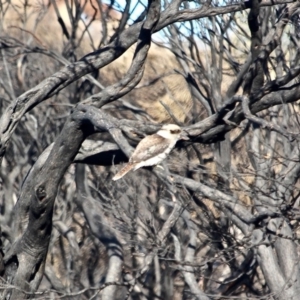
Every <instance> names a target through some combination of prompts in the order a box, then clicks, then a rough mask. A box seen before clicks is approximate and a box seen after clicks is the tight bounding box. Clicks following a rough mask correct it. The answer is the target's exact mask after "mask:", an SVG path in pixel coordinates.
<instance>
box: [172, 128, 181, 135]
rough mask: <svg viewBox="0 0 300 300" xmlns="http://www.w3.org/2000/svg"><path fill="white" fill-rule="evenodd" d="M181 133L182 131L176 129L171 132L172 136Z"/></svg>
mask: <svg viewBox="0 0 300 300" xmlns="http://www.w3.org/2000/svg"><path fill="white" fill-rule="evenodd" d="M180 131H181V130H180V129H175V130H171V133H172V134H177V133H180Z"/></svg>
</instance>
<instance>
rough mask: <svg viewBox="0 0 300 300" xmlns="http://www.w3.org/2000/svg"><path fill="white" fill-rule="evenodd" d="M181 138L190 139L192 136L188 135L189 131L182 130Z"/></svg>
mask: <svg viewBox="0 0 300 300" xmlns="http://www.w3.org/2000/svg"><path fill="white" fill-rule="evenodd" d="M180 139H181V140H185V141H188V140H189V139H190V138H189V137H188V134H187V132H185V131H182V132H181V134H180Z"/></svg>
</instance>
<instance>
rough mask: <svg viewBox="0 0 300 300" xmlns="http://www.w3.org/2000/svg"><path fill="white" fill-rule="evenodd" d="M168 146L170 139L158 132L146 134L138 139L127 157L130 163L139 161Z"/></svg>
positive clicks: (162, 150)
mask: <svg viewBox="0 0 300 300" xmlns="http://www.w3.org/2000/svg"><path fill="white" fill-rule="evenodd" d="M169 146H170V141H169V140H168V139H165V138H163V137H162V136H160V135H158V134H152V135H149V136H146V137H145V138H144V139H142V140H141V141H140V143H139V144H138V145H137V147H136V148H135V150H134V152H133V154H132V156H131V157H130V159H129V162H131V163H139V162H142V161H145V160H148V159H150V158H152V157H154V156H156V155H158V154H160V153H162V152H164V151H165V150H166V149H168V147H169Z"/></svg>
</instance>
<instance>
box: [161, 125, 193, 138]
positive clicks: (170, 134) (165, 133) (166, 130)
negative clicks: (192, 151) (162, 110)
mask: <svg viewBox="0 0 300 300" xmlns="http://www.w3.org/2000/svg"><path fill="white" fill-rule="evenodd" d="M157 134H158V135H160V136H162V137H164V138H166V139H170V140H177V141H178V140H189V138H188V135H187V133H186V132H185V131H184V130H182V129H181V128H180V127H179V126H178V125H176V124H165V125H163V127H162V128H161V129H160V130H159V131H158V132H157Z"/></svg>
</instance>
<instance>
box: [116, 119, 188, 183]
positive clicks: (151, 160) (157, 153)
mask: <svg viewBox="0 0 300 300" xmlns="http://www.w3.org/2000/svg"><path fill="white" fill-rule="evenodd" d="M188 139H189V138H188V136H187V133H186V132H184V131H183V130H182V129H181V128H180V127H179V126H177V125H175V124H166V125H163V127H162V128H161V129H160V130H159V131H158V132H157V133H154V134H152V135H148V136H146V137H145V138H144V139H142V140H141V141H140V143H139V144H138V145H137V147H136V149H135V150H134V152H133V154H132V156H131V157H130V159H129V162H128V163H127V164H126V165H125V166H124V167H123V168H122V169H121V170H120V171H119V172H118V173H117V174H116V175H115V176H114V177H113V180H118V179H120V178H122V177H123V176H124V175H125V174H127V173H128V172H129V171H130V170H133V171H135V170H137V169H139V168H141V167H146V166H154V165H158V164H160V163H161V162H162V161H163V160H164V159H165V158H166V157H167V156H168V154H169V153H170V152H171V150H172V149H173V148H174V147H175V144H176V142H177V141H178V140H188Z"/></svg>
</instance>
